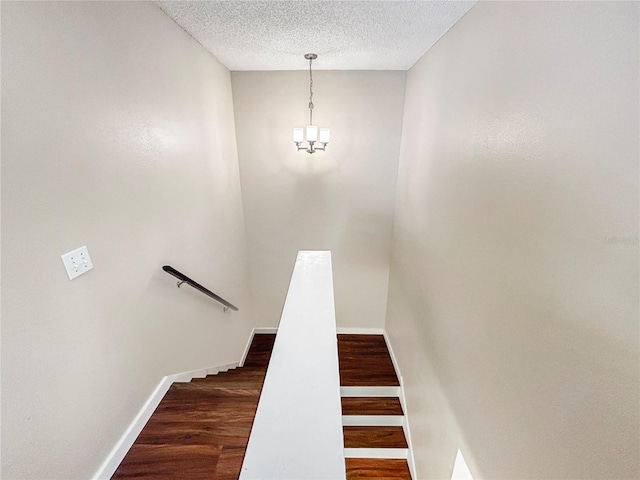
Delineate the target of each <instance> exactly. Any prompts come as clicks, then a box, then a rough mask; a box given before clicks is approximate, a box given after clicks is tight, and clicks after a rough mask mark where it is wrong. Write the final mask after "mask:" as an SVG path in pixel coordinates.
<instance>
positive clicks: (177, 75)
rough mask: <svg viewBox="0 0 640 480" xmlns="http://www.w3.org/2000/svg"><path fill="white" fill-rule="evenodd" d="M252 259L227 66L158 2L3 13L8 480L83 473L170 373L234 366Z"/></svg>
mask: <svg viewBox="0 0 640 480" xmlns="http://www.w3.org/2000/svg"><path fill="white" fill-rule="evenodd" d="M84 244H86V245H87V246H88V248H89V252H90V254H91V256H92V258H93V262H94V264H95V269H94V270H92V271H91V272H89V273H87V274H86V275H83V276H81V277H79V278H77V279H75V280H73V281H69V280H68V279H67V276H66V273H65V271H64V269H63V266H62V262H61V260H60V255H61V254H62V253H65V252H67V251H69V250H71V249H74V248H76V247H78V246H81V245H84ZM245 261H246V256H245V236H244V219H243V213H242V203H241V193H240V183H239V172H238V163H237V152H236V146H235V131H234V118H233V107H232V95H231V81H230V75H229V72H228V70H227V69H226V68H224V67H223V66H222V65H221V64H219V63H218V62H217V61H216V60H215V59H214V58H213V57H211V55H209V54H208V53H207V52H206V51H205V50H204V49H203V48H202V47H201V46H200V45H198V44H197V43H196V42H195V41H194V40H192V39H191V38H190V37H189V36H188V35H187V34H186V33H184V32H183V31H182V30H181V29H180V28H179V27H178V26H177V25H175V24H174V23H173V22H172V21H171V20H170V19H169V18H168V17H167V16H165V14H164V13H162V12H161V11H160V10H159V9H158V8H157V7H156V6H155V5H153V4H152V3H147V2H143V3H132V2H69V3H64V2H63V3H50V2H43V3H39V2H37V3H31V2H16V3H12V2H2V476H3V478H7V479H9V478H11V479H13V478H37V479H42V478H50V479H53V478H59V479H72V478H89V477H90V476H91V475H92V474H93V473H94V472H95V471H96V469H97V468H98V466H99V465H100V464H101V462H102V461H103V460H104V458H105V457H106V455H107V454H108V453H109V451H110V450H111V448H112V447H113V446H114V444H115V443H116V441H117V440H118V438H119V437H120V435H121V434H122V433H123V432H124V430H125V428H126V427H127V426H128V424H129V422H131V420H133V418H134V416H135V414H136V413H137V412H138V410H139V408H140V407H141V406H142V404H143V403H144V401H145V400H146V399H147V397H148V395H149V394H150V393H151V392H152V391H153V389H154V387H155V386H156V384H157V383H158V382H159V381H160V380H161V378H162V377H163V376H164V375H167V374H172V373H177V372H182V371H186V370H192V369H196V368H200V367H206V366H211V365H218V364H223V363H230V362H233V361H238V360H239V359H240V356H241V354H242V350H243V347H244V345H245V342H246V340H247V337H248V335H249V333H250V329H251V327H252V325H251V324H250V312H251V308H250V303H249V297H248V294H247V292H248V281H247V275H246V265H245ZM163 264H171V265H173V266H174V267H175V268H177V269H179V270H183V271H184V272H185V273H186V274H188V275H191V276H192V277H193V278H194V279H195V280H197V281H199V282H201V283H202V284H204V285H205V286H207V287H209V288H211V289H212V290H214V291H216V292H217V293H219V294H220V295H221V296H223V297H226V298H228V299H229V300H230V301H231V302H233V303H235V304H237V305H238V306H239V307H240V311H239V312H233V313H232V312H228V313H226V314H223V312H222V308H221V307H220V306H219V305H218V304H217V303H215V302H214V301H213V300H211V299H209V298H208V297H205V296H203V295H201V294H200V293H198V292H196V291H194V290H192V289H190V288H189V287H186V286H185V287H183V288H182V289H180V290H178V289H177V288H176V286H175V280H174V279H173V277H170V276H169V275H167V274H166V273H164V272H162V271H161V266H162V265H163Z"/></svg>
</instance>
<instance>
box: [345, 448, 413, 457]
mask: <svg viewBox="0 0 640 480" xmlns="http://www.w3.org/2000/svg"><path fill="white" fill-rule="evenodd" d="M408 455H409V449H408V448H345V449H344V458H391V459H401V460H406V459H407V456H408Z"/></svg>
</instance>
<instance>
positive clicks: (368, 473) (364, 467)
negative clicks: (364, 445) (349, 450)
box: [345, 458, 411, 480]
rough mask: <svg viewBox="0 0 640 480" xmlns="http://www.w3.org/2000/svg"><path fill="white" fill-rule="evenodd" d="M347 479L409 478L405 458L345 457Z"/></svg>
mask: <svg viewBox="0 0 640 480" xmlns="http://www.w3.org/2000/svg"><path fill="white" fill-rule="evenodd" d="M345 462H346V464H347V480H358V479H365V478H366V479H379V480H383V479H394V480H395V479H403V480H411V473H410V472H409V465H408V464H407V461H406V460H397V459H384V458H347V459H345Z"/></svg>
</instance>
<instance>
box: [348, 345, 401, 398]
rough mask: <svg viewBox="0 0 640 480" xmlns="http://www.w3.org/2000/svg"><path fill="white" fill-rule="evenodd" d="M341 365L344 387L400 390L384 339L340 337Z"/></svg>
mask: <svg viewBox="0 0 640 480" xmlns="http://www.w3.org/2000/svg"><path fill="white" fill-rule="evenodd" d="M338 361H339V364H340V385H341V386H356V387H364V386H367V387H376V386H383V387H398V386H400V382H399V381H398V377H397V376H396V371H395V369H394V368H393V362H392V361H391V356H390V355H389V351H388V350H387V344H386V342H385V340H384V337H383V336H382V335H347V334H340V335H338Z"/></svg>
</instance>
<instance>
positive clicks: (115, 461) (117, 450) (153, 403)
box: [93, 362, 238, 480]
mask: <svg viewBox="0 0 640 480" xmlns="http://www.w3.org/2000/svg"><path fill="white" fill-rule="evenodd" d="M237 366H238V363H237V362H236V363H227V364H224V365H217V366H213V367H207V368H200V369H198V370H190V371H188V372H182V373H176V374H173V375H167V376H166V377H164V378H163V379H162V380H160V383H159V384H158V386H157V387H156V388H155V390H154V391H153V393H152V394H151V395H150V396H149V398H148V399H147V401H146V402H145V403H144V405H143V406H142V408H141V409H140V411H139V412H138V414H137V415H136V416H135V418H134V419H133V421H132V422H131V424H130V425H129V427H128V428H127V429H126V430H125V432H124V434H123V435H122V437H120V440H118V443H116V446H115V447H113V449H112V450H111V452H110V453H109V455H107V458H106V460H105V461H104V462H102V465H100V468H98V471H97V472H96V473H95V475H94V476H93V480H103V479H104V480H108V479H110V478H111V477H112V476H113V474H114V473H115V471H116V469H117V468H118V466H119V465H120V463H121V462H122V460H123V459H124V457H125V455H126V454H127V452H128V451H129V449H130V448H131V446H132V445H133V443H134V442H135V441H136V438H138V435H140V432H142V429H143V428H144V426H145V425H146V424H147V422H148V421H149V418H151V415H153V412H154V411H155V410H156V408H157V407H158V405H159V404H160V402H161V401H162V398H163V397H164V395H165V393H167V390H169V388H170V387H171V384H173V383H174V382H189V381H191V379H193V378H204V377H206V376H207V375H214V374H216V373H219V372H226V371H227V370H229V369H232V368H236V367H237Z"/></svg>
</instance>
